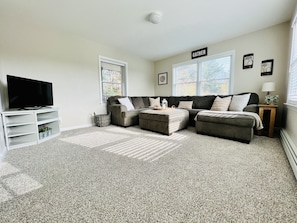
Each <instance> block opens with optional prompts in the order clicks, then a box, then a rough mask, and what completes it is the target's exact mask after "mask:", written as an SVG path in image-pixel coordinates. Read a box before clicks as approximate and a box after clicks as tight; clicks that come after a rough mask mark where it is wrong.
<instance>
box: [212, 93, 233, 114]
mask: <svg viewBox="0 0 297 223" xmlns="http://www.w3.org/2000/svg"><path fill="white" fill-rule="evenodd" d="M230 102H231V96H229V97H224V98H221V97H219V96H217V97H216V99H215V100H214V102H213V104H212V106H211V109H210V110H212V111H228V108H229V105H230Z"/></svg>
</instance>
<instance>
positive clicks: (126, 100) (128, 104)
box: [118, 97, 135, 111]
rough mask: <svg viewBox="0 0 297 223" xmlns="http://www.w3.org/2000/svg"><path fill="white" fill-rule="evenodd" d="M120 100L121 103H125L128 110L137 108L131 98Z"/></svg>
mask: <svg viewBox="0 0 297 223" xmlns="http://www.w3.org/2000/svg"><path fill="white" fill-rule="evenodd" d="M118 100H119V102H120V103H121V105H125V106H126V107H127V111H131V110H134V109H135V108H134V106H133V104H132V103H131V101H130V99H129V98H127V97H126V98H119V99H118Z"/></svg>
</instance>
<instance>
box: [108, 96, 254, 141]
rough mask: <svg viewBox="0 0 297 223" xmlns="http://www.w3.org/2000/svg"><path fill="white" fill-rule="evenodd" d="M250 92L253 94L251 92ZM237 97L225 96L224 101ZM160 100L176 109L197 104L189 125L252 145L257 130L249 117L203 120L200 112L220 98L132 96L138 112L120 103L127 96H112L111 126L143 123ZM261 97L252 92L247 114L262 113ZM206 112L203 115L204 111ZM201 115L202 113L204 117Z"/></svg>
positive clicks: (109, 110) (237, 116)
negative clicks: (147, 111)
mask: <svg viewBox="0 0 297 223" xmlns="http://www.w3.org/2000/svg"><path fill="white" fill-rule="evenodd" d="M248 93H250V92H248ZM248 93H241V94H236V95H244V94H248ZM228 96H233V95H223V96H220V97H222V98H224V97H228ZM157 97H160V101H162V100H163V99H166V100H167V101H168V107H172V106H175V107H176V108H178V106H179V102H180V101H193V105H192V108H191V109H186V110H188V112H189V123H188V125H190V126H196V131H197V133H201V134H207V135H213V136H218V137H223V138H230V139H235V140H238V141H243V142H247V143H249V142H250V140H251V139H252V137H253V129H254V127H255V121H254V120H253V118H247V117H246V116H243V115H240V114H239V115H236V116H234V115H233V116H232V117H233V120H230V117H228V116H226V115H223V116H224V117H222V116H221V117H208V116H209V115H207V114H204V115H201V116H200V117H199V115H197V114H199V112H201V111H207V110H210V109H211V107H212V105H213V103H214V100H215V98H216V97H217V96H216V95H207V96H180V97H179V96H169V97H163V96H152V97H149V96H141V97H137V96H135V97H128V98H129V99H130V101H131V102H132V104H133V106H134V109H132V110H128V109H127V107H126V106H124V105H122V104H120V103H119V100H118V99H120V98H124V97H123V96H112V97H109V98H108V100H107V111H108V112H109V113H110V114H111V123H112V124H114V125H119V126H123V127H128V126H133V125H138V124H139V114H140V112H141V111H143V110H145V109H149V107H150V101H149V98H157ZM258 103H259V96H258V94H256V93H250V98H249V101H248V103H247V106H246V107H245V108H244V109H243V111H248V112H253V113H257V112H258V106H257V105H258ZM202 113H203V112H202ZM202 113H201V114H202Z"/></svg>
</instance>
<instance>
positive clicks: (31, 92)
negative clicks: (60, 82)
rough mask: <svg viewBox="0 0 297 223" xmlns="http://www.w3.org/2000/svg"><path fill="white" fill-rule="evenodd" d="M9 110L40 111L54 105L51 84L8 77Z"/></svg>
mask: <svg viewBox="0 0 297 223" xmlns="http://www.w3.org/2000/svg"><path fill="white" fill-rule="evenodd" d="M7 89H8V104H9V108H19V109H38V108H41V107H45V106H51V105H53V86H52V83H50V82H45V81H40V80H33V79H28V78H23V77H16V76H11V75H7Z"/></svg>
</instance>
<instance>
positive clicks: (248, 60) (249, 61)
mask: <svg viewBox="0 0 297 223" xmlns="http://www.w3.org/2000/svg"><path fill="white" fill-rule="evenodd" d="M253 64H254V54H253V53H250V54H246V55H244V56H243V61H242V69H250V68H253Z"/></svg>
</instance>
